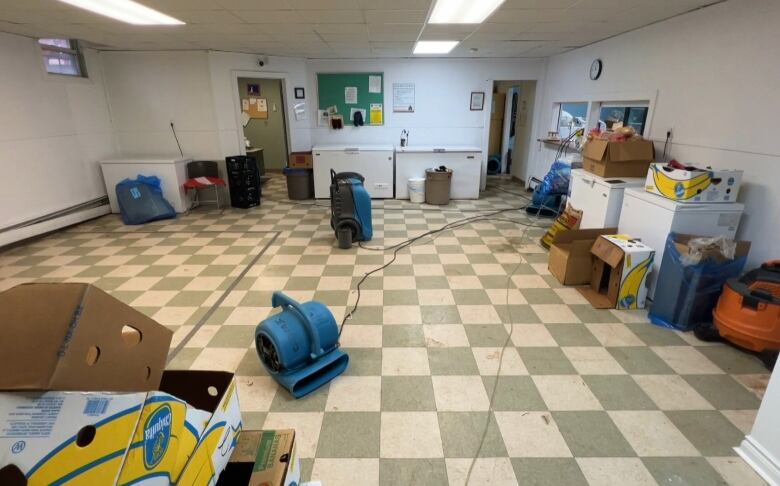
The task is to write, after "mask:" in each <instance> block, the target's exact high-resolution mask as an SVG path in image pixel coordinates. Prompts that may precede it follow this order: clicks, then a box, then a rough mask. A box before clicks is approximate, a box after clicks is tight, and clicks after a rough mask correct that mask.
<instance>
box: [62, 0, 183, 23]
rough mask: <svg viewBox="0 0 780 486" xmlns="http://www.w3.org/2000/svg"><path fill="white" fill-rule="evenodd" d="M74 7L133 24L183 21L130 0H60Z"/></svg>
mask: <svg viewBox="0 0 780 486" xmlns="http://www.w3.org/2000/svg"><path fill="white" fill-rule="evenodd" d="M60 2H64V3H67V4H70V5H73V6H74V7H79V8H83V9H85V10H89V11H90V12H95V13H96V14H100V15H105V16H106V17H111V18H112V19H116V20H121V21H122V22H127V23H128V24H134V25H183V24H184V22H182V21H181V20H178V19H174V18H173V17H169V16H167V15H165V14H163V13H160V12H158V11H157V10H154V9H151V8H149V7H147V6H145V5H141V4H140V3H136V2H133V1H132V0H60Z"/></svg>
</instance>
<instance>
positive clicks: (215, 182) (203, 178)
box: [184, 160, 227, 209]
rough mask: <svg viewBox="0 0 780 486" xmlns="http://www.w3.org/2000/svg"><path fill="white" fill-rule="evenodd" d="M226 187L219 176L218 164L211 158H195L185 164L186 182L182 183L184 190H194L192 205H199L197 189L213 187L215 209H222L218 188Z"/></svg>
mask: <svg viewBox="0 0 780 486" xmlns="http://www.w3.org/2000/svg"><path fill="white" fill-rule="evenodd" d="M220 186H221V187H227V184H226V183H225V180H224V179H222V178H221V177H219V165H218V164H217V163H216V162H214V161H213V160H195V161H193V162H190V163H188V164H187V182H185V183H184V190H185V191H190V190H194V192H195V195H194V197H193V198H192V199H193V207H195V205H196V204H197V205H200V200H199V198H198V189H207V188H209V187H213V188H214V194H215V196H216V199H217V209H222V206H221V204H220V199H219V193H220V190H219V188H220Z"/></svg>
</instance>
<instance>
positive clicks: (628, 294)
mask: <svg viewBox="0 0 780 486" xmlns="http://www.w3.org/2000/svg"><path fill="white" fill-rule="evenodd" d="M582 157H583V169H585V170H586V171H588V172H591V173H593V174H596V175H598V176H601V177H608V178H615V177H645V178H646V184H645V190H646V191H647V192H649V193H653V194H656V195H657V196H658V197H664V198H668V199H671V200H674V201H676V202H679V203H712V202H734V201H736V198H737V194H738V192H739V187H740V184H741V180H742V172H741V171H734V170H712V169H707V170H699V169H693V168H678V167H677V166H675V167H673V166H670V165H667V164H660V163H653V159H654V148H653V143H652V141H650V140H645V139H642V138H639V137H635V138H633V139H629V140H626V141H618V142H616V141H610V140H604V139H600V138H594V139H592V140H590V141H589V142H588V143H587V144H586V145H585V146H584V148H583V151H582ZM678 166H679V164H678ZM617 232H618V231H617V229H616V228H605V229H588V230H569V231H564V232H561V233H559V234H557V235H556V236H555V238H554V240H553V241H552V247H551V249H550V260H549V268H550V272H551V273H552V274H553V275H554V276H555V277H556V278H557V279H558V280H559V281H560V282H561V283H562V284H564V285H589V287H587V288H584V289H580V292H581V293H582V294H583V296H584V297H585V298H587V299H588V301H589V302H590V303H591V304H592V305H593V306H594V307H596V308H618V309H641V308H644V306H645V298H646V296H647V277H648V275H649V273H650V272H651V271H652V269H653V263H654V258H655V250H654V249H653V248H650V247H648V246H647V245H645V244H643V243H642V242H641V241H639V240H638V239H636V238H632V236H631V235H619V234H615V233H617ZM634 236H636V235H634ZM657 266H658V265H656V267H657Z"/></svg>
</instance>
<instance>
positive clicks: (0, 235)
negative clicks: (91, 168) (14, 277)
mask: <svg viewBox="0 0 780 486" xmlns="http://www.w3.org/2000/svg"><path fill="white" fill-rule="evenodd" d="M110 212H111V206H109V205H108V198H107V197H105V196H104V197H101V198H98V199H93V200H92V201H87V202H85V203H82V204H78V205H76V206H72V207H70V208H66V209H63V210H61V211H56V212H54V213H51V214H47V215H45V216H41V217H39V218H35V219H32V220H30V221H25V222H24V223H19V224H16V225H13V226H9V227H8V228H3V229H0V248H2V247H4V246H7V245H11V244H13V243H18V242H20V241H23V240H26V239H28V238H34V237H36V236H40V235H44V234H46V233H51V232H52V231H56V230H58V229H62V228H65V227H67V226H72V225H74V224H78V223H82V222H84V221H89V220H90V219H95V218H98V217H100V216H103V215H104V214H109V213H110Z"/></svg>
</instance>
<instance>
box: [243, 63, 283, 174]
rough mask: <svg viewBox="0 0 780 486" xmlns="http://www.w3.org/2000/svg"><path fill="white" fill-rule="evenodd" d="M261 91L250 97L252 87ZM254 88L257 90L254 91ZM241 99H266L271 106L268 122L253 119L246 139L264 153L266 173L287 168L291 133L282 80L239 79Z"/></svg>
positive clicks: (245, 134)
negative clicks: (288, 144)
mask: <svg viewBox="0 0 780 486" xmlns="http://www.w3.org/2000/svg"><path fill="white" fill-rule="evenodd" d="M250 85H254V86H258V87H259V88H260V93H259V94H258V93H256V92H255V91H254V90H253V92H252V93H251V94H250V92H249V86H250ZM253 88H254V87H253ZM238 95H239V97H240V98H241V100H242V101H243V100H244V99H247V98H264V99H265V100H266V104H267V106H268V118H267V119H258V118H253V119H251V120H249V123H248V124H247V125H246V126H245V127H244V137H246V138H248V139H249V142H250V143H251V144H252V147H256V148H262V149H263V158H264V160H265V167H266V169H281V168H283V167H287V154H288V151H287V131H286V130H285V123H286V120H285V118H284V117H285V110H284V102H283V99H282V80H281V79H260V78H238Z"/></svg>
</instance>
